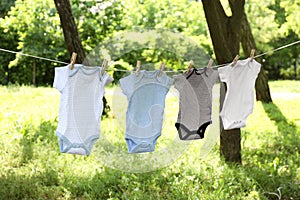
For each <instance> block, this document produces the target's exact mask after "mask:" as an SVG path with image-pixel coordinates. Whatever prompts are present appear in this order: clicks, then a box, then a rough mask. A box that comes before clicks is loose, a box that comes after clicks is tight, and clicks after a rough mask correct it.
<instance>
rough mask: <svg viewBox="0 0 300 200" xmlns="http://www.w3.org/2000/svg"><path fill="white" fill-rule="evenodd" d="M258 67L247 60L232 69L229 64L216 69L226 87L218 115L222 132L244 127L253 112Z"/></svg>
mask: <svg viewBox="0 0 300 200" xmlns="http://www.w3.org/2000/svg"><path fill="white" fill-rule="evenodd" d="M260 67H261V64H260V63H258V62H257V61H255V60H253V61H250V58H248V59H245V60H239V61H238V62H237V63H236V64H235V65H234V66H233V67H232V66H231V64H230V65H227V66H225V67H221V68H219V69H218V71H219V76H220V80H221V81H222V82H225V83H226V86H227V91H226V95H225V99H224V103H223V108H222V111H221V113H220V116H221V119H222V122H223V126H224V130H229V129H234V128H242V127H245V126H246V120H247V117H248V116H249V115H250V114H251V113H252V112H253V104H254V85H255V80H256V78H257V75H258V73H259V71H260Z"/></svg>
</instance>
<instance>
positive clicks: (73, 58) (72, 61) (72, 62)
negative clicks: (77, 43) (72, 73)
mask: <svg viewBox="0 0 300 200" xmlns="http://www.w3.org/2000/svg"><path fill="white" fill-rule="evenodd" d="M76 57H77V53H75V52H73V53H72V57H71V61H70V69H71V70H72V69H74V64H75V61H76Z"/></svg>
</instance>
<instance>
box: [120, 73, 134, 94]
mask: <svg viewBox="0 0 300 200" xmlns="http://www.w3.org/2000/svg"><path fill="white" fill-rule="evenodd" d="M134 76H135V74H131V75H129V76H126V77H124V78H121V79H120V86H121V89H122V92H123V93H124V94H125V95H126V96H130V93H131V92H132V89H133V84H134Z"/></svg>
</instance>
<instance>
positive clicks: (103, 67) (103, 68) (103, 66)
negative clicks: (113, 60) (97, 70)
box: [101, 59, 108, 75]
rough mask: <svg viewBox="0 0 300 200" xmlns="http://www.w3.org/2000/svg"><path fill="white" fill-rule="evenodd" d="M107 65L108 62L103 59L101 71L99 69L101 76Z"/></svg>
mask: <svg viewBox="0 0 300 200" xmlns="http://www.w3.org/2000/svg"><path fill="white" fill-rule="evenodd" d="M107 63H108V61H107V60H106V59H104V60H103V63H102V66H101V67H102V69H101V75H103V74H104V72H105V69H106V66H107Z"/></svg>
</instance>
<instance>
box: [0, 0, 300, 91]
mask: <svg viewBox="0 0 300 200" xmlns="http://www.w3.org/2000/svg"><path fill="white" fill-rule="evenodd" d="M221 2H222V5H223V6H224V8H225V10H226V13H228V15H230V14H231V13H230V9H229V5H228V1H226V0H224V1H223V0H222V1H221ZM71 5H72V9H73V14H74V18H75V21H76V24H77V26H78V30H79V34H80V37H81V41H82V43H83V46H84V49H85V50H86V52H87V54H88V55H89V56H90V57H93V56H97V58H96V59H95V60H93V61H96V63H95V65H101V63H102V59H103V58H104V56H103V55H98V54H99V53H100V52H97V53H96V54H95V51H97V50H98V47H99V46H102V47H103V45H104V46H105V45H107V44H106V43H105V41H111V39H112V38H115V37H116V36H117V35H122V34H124V33H126V32H131V31H136V30H139V31H140V30H143V31H145V30H150V29H155V30H157V31H160V30H167V31H169V32H173V33H178V34H181V35H182V36H184V37H187V38H188V39H190V41H192V45H190V43H189V42H186V41H184V42H183V43H180V40H178V41H174V40H172V39H174V38H172V37H168V36H167V37H166V38H157V39H155V40H152V41H150V42H149V44H145V45H148V46H147V47H145V45H142V46H141V45H140V44H138V43H134V42H133V41H132V39H130V38H128V40H123V41H121V43H120V44H118V45H121V46H123V47H122V48H123V49H122V48H119V49H118V48H115V47H107V51H108V52H109V54H110V55H109V57H110V58H111V59H112V60H114V61H117V62H122V63H123V64H124V65H122V66H120V67H121V68H122V69H130V70H131V69H133V66H135V63H136V60H141V61H142V63H154V64H155V67H158V65H159V63H160V62H161V61H164V62H165V63H166V64H167V66H168V67H169V70H180V69H184V68H185V67H186V64H187V61H189V60H190V59H193V60H194V61H195V63H196V66H199V67H203V66H205V65H206V63H207V61H208V56H212V57H214V54H213V48H212V43H211V39H210V37H209V32H208V28H207V24H206V20H205V15H204V12H203V8H202V4H201V2H197V1H188V0H184V1H182V0H173V1H170V0H167V1H156V0H154V1H153V0H142V1H141V0H130V1H126V2H125V1H121V0H110V1H98V0H89V1H82V0H72V1H71ZM299 5H300V3H299V0H293V1H289V0H280V1H279V0H267V1H260V0H249V1H246V5H245V10H246V14H247V16H248V19H249V21H250V24H251V27H252V32H253V35H254V38H255V41H256V44H257V47H258V53H262V52H265V51H268V50H271V49H274V48H277V47H279V46H281V45H285V44H287V43H289V42H294V41H296V40H299V35H300V31H299V30H300V28H299V27H300V25H299V20H298V18H299V14H298V10H299V9H297V8H299ZM0 41H1V47H2V48H5V49H10V50H14V51H20V52H22V53H28V54H33V55H36V56H41V57H46V58H51V59H56V60H60V61H65V62H69V59H70V55H69V54H68V53H67V51H66V47H65V44H64V38H63V32H62V30H61V27H60V19H59V16H58V14H57V11H56V9H55V5H54V2H53V0H46V1H42V0H32V1H22V0H16V1H8V0H3V1H1V4H0ZM161 43H163V44H164V45H165V46H164V48H161V46H160V45H161ZM102 47H101V48H102ZM114 48H115V49H114ZM124 48H127V50H128V51H126V49H124ZM166 48H167V49H170V48H173V49H174V48H175V49H176V50H174V51H168V50H166ZM179 49H180V53H178V52H177V50H179ZM199 50H200V52H201V53H199ZM124 51H125V53H124ZM203 52H204V54H205V55H207V56H202V55H201V54H203ZM246 56H248V55H246ZM264 59H265V61H266V63H265V65H266V66H265V68H266V70H267V73H268V75H269V78H270V79H299V70H300V69H299V52H298V48H296V47H295V46H294V47H290V48H287V49H285V50H282V51H278V52H276V54H275V53H274V54H270V55H267V56H265V57H264ZM200 60H201V62H200ZM99 63H100V64H99ZM125 63H126V64H125ZM60 65H61V64H57V63H52V62H48V61H43V60H39V59H34V58H29V57H24V56H19V55H17V56H15V55H14V54H9V53H6V52H0V74H1V76H0V84H9V83H19V84H32V83H36V85H50V84H52V81H53V68H54V67H56V66H60ZM115 68H116V67H115V66H114V65H113V66H111V69H112V70H114V69H115ZM118 73H119V72H118ZM118 73H117V74H116V75H115V78H116V80H115V81H117V80H118V79H119V77H121V74H122V73H119V74H118ZM111 74H114V73H113V72H112V73H111Z"/></svg>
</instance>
